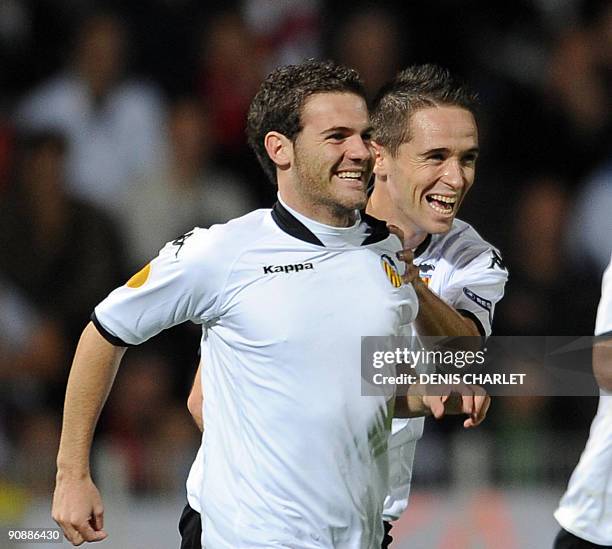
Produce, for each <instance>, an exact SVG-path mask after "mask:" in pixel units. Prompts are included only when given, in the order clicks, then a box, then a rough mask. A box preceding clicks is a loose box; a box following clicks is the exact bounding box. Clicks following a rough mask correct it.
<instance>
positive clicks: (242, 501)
mask: <svg viewBox="0 0 612 549" xmlns="http://www.w3.org/2000/svg"><path fill="white" fill-rule="evenodd" d="M366 221H367V222H368V224H370V225H371V227H372V228H371V230H369V233H370V234H369V236H367V238H366V239H365V240H364V241H363V242H362V243H361V245H357V246H349V247H344V248H334V247H326V246H323V245H322V243H321V242H320V241H319V240H318V239H317V237H316V236H315V235H314V234H313V233H312V232H311V231H309V230H308V229H307V228H306V227H305V226H304V225H303V224H302V223H301V222H299V221H298V219H297V218H296V217H294V216H293V215H291V214H290V213H289V212H288V210H287V209H285V208H283V207H282V206H281V205H280V204H277V205H276V206H275V207H274V209H273V210H272V212H271V211H270V210H258V211H255V212H252V213H250V214H248V215H246V216H244V217H241V218H239V219H235V220H233V221H230V222H229V223H227V224H225V225H216V226H213V227H211V229H209V230H204V229H195V230H194V231H193V232H192V233H188V235H185V236H184V237H182V238H180V239H177V240H175V241H174V242H173V243H170V244H168V245H167V246H166V247H165V248H164V249H163V250H162V251H161V252H160V255H159V256H158V257H157V258H156V259H155V260H153V261H152V262H151V264H150V266H148V267H147V268H145V270H144V272H141V273H140V274H138V275H136V276H135V277H133V278H132V279H131V281H129V282H128V284H127V285H126V286H123V287H121V288H119V289H117V290H115V291H114V292H112V293H111V294H110V295H109V296H108V297H107V298H106V299H105V300H104V301H103V302H102V303H101V304H100V305H98V307H96V309H95V318H94V322H95V323H96V325H97V326H98V328H99V329H100V331H101V332H102V333H103V334H106V336H107V337H108V338H109V339H110V340H111V341H115V343H119V344H121V342H123V343H128V344H138V343H140V342H142V341H144V340H146V339H148V338H149V337H151V336H153V335H155V334H156V333H158V332H160V331H161V330H163V329H164V328H167V327H169V326H172V325H175V324H178V323H180V322H184V321H186V320H191V321H193V322H196V323H200V324H202V325H203V335H202V342H201V351H202V362H203V364H204V368H203V369H202V372H203V386H204V387H205V388H206V398H205V399H204V417H205V418H206V429H205V432H204V434H203V441H202V451H201V452H199V454H198V456H199V459H200V460H201V461H203V465H202V467H201V470H200V471H199V473H201V475H200V478H198V479H196V482H197V484H198V489H197V492H198V496H199V497H198V498H197V499H198V500H199V505H198V504H196V509H197V507H199V511H200V512H201V516H202V530H203V531H202V544H203V546H205V547H206V548H207V549H218V548H223V549H225V548H227V549H229V548H232V549H237V548H249V549H254V548H258V547H261V548H264V547H266V548H269V547H292V548H343V549H345V548H346V549H349V548H350V549H357V548H359V549H361V548H363V549H366V548H368V549H369V548H371V547H375V546H378V545H380V542H381V540H382V536H383V528H382V522H381V518H380V517H381V512H382V504H383V500H384V497H385V493H386V491H387V480H388V468H387V464H388V462H387V455H386V444H387V438H388V425H389V421H388V406H387V402H386V401H385V398H384V397H383V396H380V397H378V396H361V379H360V363H361V362H360V347H361V346H360V343H361V340H360V336H365V335H380V336H383V335H398V334H399V333H400V332H401V331H402V328H403V326H405V325H406V324H409V323H411V322H412V321H413V320H414V318H415V317H416V313H417V308H418V301H417V298H416V294H415V292H414V289H413V288H412V286H411V285H408V286H399V287H398V286H397V284H394V283H393V282H394V281H395V280H394V279H393V277H391V276H390V275H389V274H388V272H389V271H388V262H387V263H386V267H387V268H386V269H385V265H383V263H385V258H386V259H387V260H389V258H391V257H393V254H394V253H395V252H397V251H398V250H399V249H400V248H401V245H400V242H399V240H398V239H397V238H396V237H394V236H393V235H389V233H388V231H387V230H386V227H385V224H384V223H382V222H377V221H376V220H373V219H372V218H369V217H367V216H366ZM361 224H362V225H363V224H364V222H361ZM391 261H392V260H391ZM392 262H393V261H392ZM398 267H399V265H398V266H397V267H396V269H397V268H398ZM114 338H118V340H117V339H114ZM203 455H205V457H206V458H205V459H203V460H202V456H203ZM193 482H194V481H193V479H192V481H191V483H190V484H191V485H193Z"/></svg>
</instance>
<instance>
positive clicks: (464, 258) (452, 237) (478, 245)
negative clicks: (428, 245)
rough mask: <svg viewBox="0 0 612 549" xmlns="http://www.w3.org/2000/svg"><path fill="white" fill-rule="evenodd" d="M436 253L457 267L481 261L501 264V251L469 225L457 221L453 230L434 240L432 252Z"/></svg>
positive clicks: (454, 222)
mask: <svg viewBox="0 0 612 549" xmlns="http://www.w3.org/2000/svg"><path fill="white" fill-rule="evenodd" d="M434 250H435V251H436V252H437V254H438V255H440V256H442V257H443V258H444V259H446V260H447V261H448V262H449V263H451V264H453V265H455V266H456V267H458V268H459V267H464V266H467V265H469V264H471V263H472V262H474V261H476V260H478V259H480V260H483V259H484V260H488V261H496V262H500V263H501V265H499V266H500V267H502V266H503V262H502V258H501V253H500V251H499V250H498V249H497V248H496V247H495V246H493V245H492V244H490V243H489V242H487V241H486V240H485V239H484V238H482V236H480V234H479V233H478V232H477V231H476V229H474V227H472V226H471V225H470V224H469V223H466V222H465V221H462V220H460V219H455V221H453V225H452V227H451V230H450V231H448V232H447V233H445V234H443V235H439V236H436V237H434V238H433V239H432V251H434Z"/></svg>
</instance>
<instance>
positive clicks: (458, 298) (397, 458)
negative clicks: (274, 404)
mask: <svg viewBox="0 0 612 549" xmlns="http://www.w3.org/2000/svg"><path fill="white" fill-rule="evenodd" d="M476 101H477V98H476V96H475V94H474V93H473V92H471V91H470V90H469V89H468V88H467V87H466V86H465V85H463V84H461V83H458V82H457V81H456V80H455V79H454V78H453V77H452V75H451V74H450V73H449V71H448V70H446V69H444V68H441V67H438V66H435V65H417V66H412V67H409V68H407V69H406V70H404V71H402V72H400V73H399V74H398V75H397V76H396V77H395V79H394V80H393V81H391V82H390V83H389V84H387V85H386V86H384V87H383V89H382V90H381V91H380V92H379V94H378V97H377V99H376V100H375V103H374V106H373V110H372V113H371V115H372V125H373V146H374V147H375V150H376V163H375V167H374V173H375V182H374V190H373V191H372V194H371V196H370V200H369V202H368V206H367V210H366V211H367V212H368V213H370V214H371V215H373V216H375V217H377V218H378V219H384V220H386V221H387V222H388V223H389V224H392V225H395V226H397V227H399V229H400V230H401V232H402V233H403V237H404V248H408V249H412V250H413V252H412V253H410V251H405V252H403V254H404V259H405V260H406V261H412V262H413V264H414V265H415V266H416V267H417V268H418V269H419V271H420V276H419V277H416V279H415V280H414V282H413V285H414V288H415V290H416V294H417V296H418V300H419V313H418V316H417V318H416V321H415V323H414V324H413V326H412V333H413V335H415V336H418V335H421V336H438V335H439V336H488V335H490V333H491V323H492V320H493V312H494V309H495V304H496V303H497V302H498V301H499V300H500V299H501V298H502V296H503V293H504V286H505V283H506V280H507V278H508V273H507V270H506V268H505V267H504V265H503V263H502V260H501V256H500V254H499V252H498V251H497V250H496V249H495V248H494V247H493V246H491V245H490V244H489V243H488V242H486V241H485V240H483V239H482V238H481V237H480V235H479V234H478V233H477V232H476V231H475V230H474V229H473V228H472V227H471V226H470V225H468V224H467V223H465V222H463V221H460V220H458V219H456V215H457V212H458V211H459V208H460V206H461V203H462V201H463V200H464V199H465V196H466V194H467V193H468V191H469V190H470V188H471V187H472V184H473V183H474V177H475V174H476V160H477V158H478V128H477V124H476V119H475V109H476ZM487 405H488V403H487ZM483 417H484V416H483ZM423 423H424V419H423V418H414V419H394V420H393V425H392V436H391V438H390V442H389V457H390V468H391V469H390V471H391V474H390V483H391V491H390V494H389V496H388V497H387V499H386V501H385V509H384V519H385V530H386V532H387V534H388V532H389V531H390V529H391V525H390V521H393V520H396V519H397V518H399V516H400V515H401V513H402V512H403V511H404V510H405V509H406V507H407V505H408V495H409V491H410V482H411V477H412V464H413V460H414V452H415V447H416V442H417V440H418V439H419V438H420V437H421V435H422V433H423ZM475 424H476V422H475V421H474V420H473V419H472V418H468V419H466V421H465V422H464V426H465V427H473V426H475ZM390 541H391V538H390V536H389V535H387V536H386V537H385V544H384V545H383V547H386V546H387V545H388V543H390Z"/></svg>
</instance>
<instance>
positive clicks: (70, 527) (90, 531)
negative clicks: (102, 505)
mask: <svg viewBox="0 0 612 549" xmlns="http://www.w3.org/2000/svg"><path fill="white" fill-rule="evenodd" d="M56 522H57V524H58V525H59V526H60V527H61V528H62V530H63V532H64V536H65V537H66V539H67V540H68V541H69V542H70V543H72V545H74V546H77V547H78V546H79V545H82V544H83V543H84V542H86V541H87V542H96V541H102V540H104V539H106V538H107V537H108V534H107V533H106V532H105V531H104V530H102V528H101V527H100V528H98V525H100V524H102V519H101V518H100V519H98V520H96V519H94V518H92V519H91V522H90V521H87V522H84V523H78V522H76V521H75V522H72V523H66V522H63V521H56Z"/></svg>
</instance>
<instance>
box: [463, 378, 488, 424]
mask: <svg viewBox="0 0 612 549" xmlns="http://www.w3.org/2000/svg"><path fill="white" fill-rule="evenodd" d="M490 405H491V397H490V396H489V395H487V394H486V393H485V391H484V389H482V387H474V394H473V410H472V413H471V414H470V417H469V418H468V419H466V420H465V421H464V422H463V426H464V427H465V428H466V429H468V428H471V427H476V426H477V425H480V424H481V423H482V422H483V421H484V419H485V417H486V416H487V412H488V410H489V406H490Z"/></svg>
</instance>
